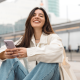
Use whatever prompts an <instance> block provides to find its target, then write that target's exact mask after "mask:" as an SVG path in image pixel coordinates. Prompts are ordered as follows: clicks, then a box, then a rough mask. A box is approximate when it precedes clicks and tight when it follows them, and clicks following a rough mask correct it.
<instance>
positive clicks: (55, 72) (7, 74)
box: [0, 58, 60, 80]
mask: <svg viewBox="0 0 80 80" xmlns="http://www.w3.org/2000/svg"><path fill="white" fill-rule="evenodd" d="M58 67H59V66H58V63H43V62H40V63H39V64H37V66H36V67H35V68H34V69H33V70H32V71H31V72H30V73H29V72H28V70H27V69H26V68H25V67H24V66H23V65H22V64H21V62H20V61H19V60H18V59H17V58H14V59H7V60H6V61H3V63H2V65H1V67H0V80H60V73H59V68H58Z"/></svg>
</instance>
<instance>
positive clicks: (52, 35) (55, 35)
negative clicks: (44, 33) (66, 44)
mask: <svg viewBox="0 0 80 80" xmlns="http://www.w3.org/2000/svg"><path fill="white" fill-rule="evenodd" d="M48 36H50V37H52V38H60V37H59V36H58V34H56V33H52V34H49V35H48Z"/></svg>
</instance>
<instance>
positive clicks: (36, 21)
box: [33, 20, 41, 23]
mask: <svg viewBox="0 0 80 80" xmlns="http://www.w3.org/2000/svg"><path fill="white" fill-rule="evenodd" d="M33 22H34V23H41V22H40V21H38V20H35V21H33Z"/></svg>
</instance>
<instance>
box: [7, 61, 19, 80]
mask: <svg viewBox="0 0 80 80" xmlns="http://www.w3.org/2000/svg"><path fill="white" fill-rule="evenodd" d="M17 62H18V61H17ZM17 62H15V63H14V64H13V65H12V68H11V69H10V71H9V72H8V76H7V78H6V80H7V79H8V77H9V75H10V73H11V71H12V70H13V69H14V67H13V66H14V65H15V64H16V63H17Z"/></svg>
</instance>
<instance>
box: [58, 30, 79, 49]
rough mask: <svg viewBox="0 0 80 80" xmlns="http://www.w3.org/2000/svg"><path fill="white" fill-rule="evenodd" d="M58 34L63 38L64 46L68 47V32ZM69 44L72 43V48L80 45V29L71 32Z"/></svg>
mask: <svg viewBox="0 0 80 80" xmlns="http://www.w3.org/2000/svg"><path fill="white" fill-rule="evenodd" d="M58 35H59V37H60V38H61V39H62V43H63V46H66V49H68V33H62V34H58ZM69 44H70V45H71V49H72V50H75V49H78V46H80V32H79V31H78V32H71V33H70V39H69Z"/></svg>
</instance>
